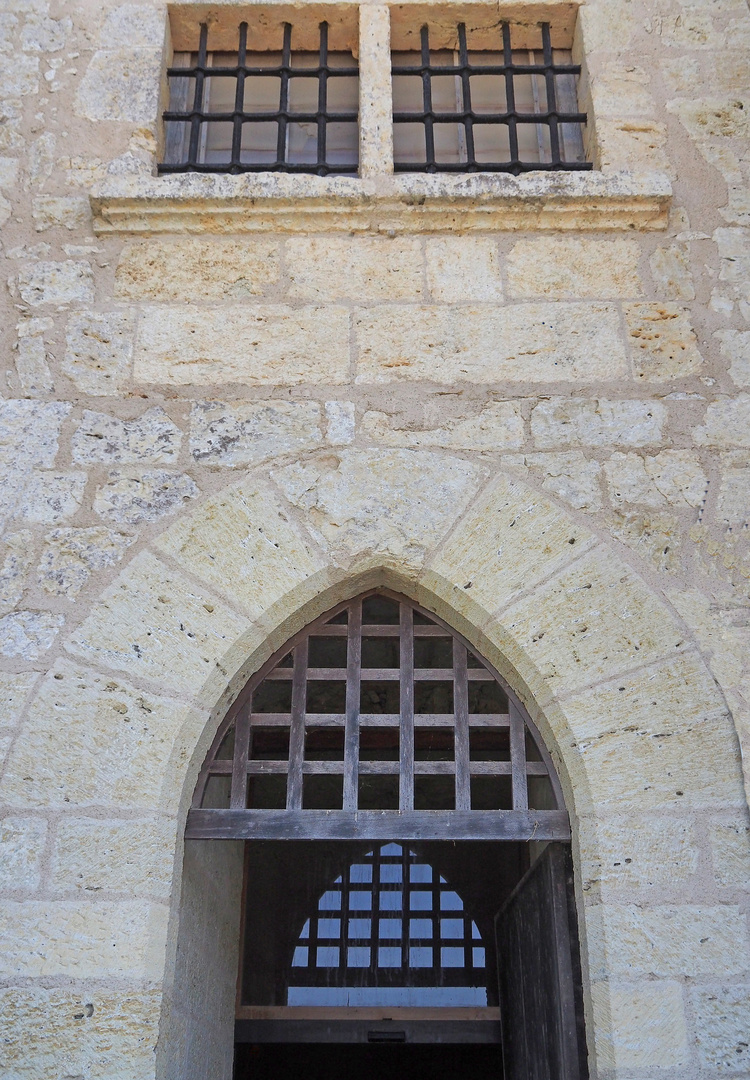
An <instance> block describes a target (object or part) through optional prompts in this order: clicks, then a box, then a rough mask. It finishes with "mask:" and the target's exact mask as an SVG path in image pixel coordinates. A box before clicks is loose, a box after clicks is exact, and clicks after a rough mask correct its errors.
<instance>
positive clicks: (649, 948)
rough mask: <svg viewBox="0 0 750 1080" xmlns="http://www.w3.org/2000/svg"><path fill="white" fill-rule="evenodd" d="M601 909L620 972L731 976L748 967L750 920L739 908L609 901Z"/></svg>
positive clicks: (610, 956) (611, 961)
mask: <svg viewBox="0 0 750 1080" xmlns="http://www.w3.org/2000/svg"><path fill="white" fill-rule="evenodd" d="M602 914H603V920H604V929H605V935H606V949H607V962H608V966H609V969H610V971H611V972H612V973H613V974H615V975H623V976H628V977H631V978H632V977H633V976H639V975H641V976H642V975H656V976H657V977H661V978H664V977H667V978H669V977H670V976H676V975H681V976H688V977H691V978H695V977H696V976H702V975H714V976H718V977H720V978H726V977H727V976H728V975H739V974H741V973H742V972H744V971H747V968H748V938H747V925H746V919H745V917H744V915H743V913H742V911H741V910H740V909H739V907H735V906H733V905H729V904H727V905H723V906H721V905H713V906H712V905H706V906H698V905H696V904H680V905H675V906H672V907H644V906H642V905H624V904H623V905H619V904H608V905H607V906H606V907H605V908H604V909H603V910H602Z"/></svg>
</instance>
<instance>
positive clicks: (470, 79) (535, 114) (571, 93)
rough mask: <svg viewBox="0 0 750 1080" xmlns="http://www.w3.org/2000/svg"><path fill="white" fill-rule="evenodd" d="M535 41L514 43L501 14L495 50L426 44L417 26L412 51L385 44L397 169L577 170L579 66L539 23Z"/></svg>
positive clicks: (462, 32)
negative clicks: (529, 45)
mask: <svg viewBox="0 0 750 1080" xmlns="http://www.w3.org/2000/svg"><path fill="white" fill-rule="evenodd" d="M540 29H541V44H542V48H541V50H539V49H536V50H535V49H531V50H529V49H523V50H519V49H514V48H513V43H512V32H511V27H510V24H508V23H503V24H502V27H501V32H502V46H503V47H502V51H499V50H498V51H495V52H488V51H482V52H479V51H476V50H473V51H470V50H469V48H468V45H467V36H466V26H465V24H463V23H462V24H460V25H459V26H458V29H457V38H458V49H457V50H456V51H450V50H447V49H440V50H434V49H431V46H430V37H429V28H428V27H427V26H423V27H422V29H421V52H419V53H417V52H394V53H393V55H392V73H393V124H394V162H395V169H396V171H397V172H427V173H434V172H507V173H513V174H514V175H518V174H519V173H523V172H530V171H532V170H538V169H542V170H553V169H555V170H557V169H565V170H584V169H591V167H592V166H591V163H590V162H588V161H586V160H584V150H583V136H582V129H583V125H584V124H585V123H586V113H583V112H580V111H579V109H578V102H577V77H578V75H579V74H580V71H581V68H580V65H578V64H573V63H571V62H570V53H569V52H567V51H564V50H560V49H553V47H552V39H551V34H550V26H549V23H542V24H541V27H540Z"/></svg>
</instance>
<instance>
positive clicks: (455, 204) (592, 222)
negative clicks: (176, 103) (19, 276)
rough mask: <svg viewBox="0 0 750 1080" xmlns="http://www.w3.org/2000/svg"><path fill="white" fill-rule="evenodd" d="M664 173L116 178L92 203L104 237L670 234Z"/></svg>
mask: <svg viewBox="0 0 750 1080" xmlns="http://www.w3.org/2000/svg"><path fill="white" fill-rule="evenodd" d="M671 199H672V187H671V184H670V182H669V179H668V178H667V177H666V176H665V175H664V174H663V173H657V172H649V173H630V172H617V173H609V174H605V173H602V172H588V173H567V172H561V173H527V174H526V175H524V176H519V177H515V176H508V175H506V174H497V173H493V174H490V173H475V174H473V175H468V176H466V175H464V176H454V175H445V174H443V175H440V176H425V175H422V174H415V173H412V174H400V175H396V176H377V177H371V178H361V177H354V176H351V177H350V176H336V177H333V176H329V177H321V176H289V175H283V174H278V173H255V174H247V173H246V174H244V175H240V176H226V175H216V174H214V175H209V174H195V173H193V174H179V175H172V176H163V177H156V176H140V177H113V178H112V179H109V180H106V181H105V182H103V183H102V184H100V185H98V186H97V187H96V188H95V189H94V190H93V191H92V192H91V194H90V200H91V207H92V210H93V215H94V231H95V232H96V233H98V234H105V233H137V234H141V235H149V234H153V233H238V232H286V233H309V232H324V231H329V230H342V231H352V230H353V231H357V232H360V231H370V232H380V233H386V234H395V233H401V232H405V233H421V232H437V231H441V232H443V231H460V232H465V231H474V230H482V229H485V230H486V229H577V230H593V229H595V230H598V231H601V230H607V229H629V230H633V229H664V228H666V225H667V219H668V215H669V207H670V203H671Z"/></svg>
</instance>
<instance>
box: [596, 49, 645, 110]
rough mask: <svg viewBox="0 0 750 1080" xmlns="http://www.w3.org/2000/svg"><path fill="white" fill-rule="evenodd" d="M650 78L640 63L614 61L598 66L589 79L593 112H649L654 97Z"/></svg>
mask: <svg viewBox="0 0 750 1080" xmlns="http://www.w3.org/2000/svg"><path fill="white" fill-rule="evenodd" d="M650 82H651V77H650V75H649V74H648V72H646V71H644V70H643V68H640V67H619V66H618V65H617V64H614V63H610V64H606V65H604V66H601V67H598V68H597V71H596V74H595V75H594V76H593V78H592V79H591V97H592V100H593V103H594V113H595V115H596V116H597V117H601V116H606V117H615V116H617V117H620V116H637V117H639V118H643V117H644V116H647V117H651V116H653V114H654V99H653V96H652V94H651V90H650V86H649V84H650Z"/></svg>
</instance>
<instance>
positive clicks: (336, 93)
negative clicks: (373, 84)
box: [326, 75, 359, 113]
mask: <svg viewBox="0 0 750 1080" xmlns="http://www.w3.org/2000/svg"><path fill="white" fill-rule="evenodd" d="M326 91H327V97H328V111H329V112H332V113H338V112H343V113H356V112H357V109H358V108H359V79H355V78H354V77H353V76H351V75H340V76H339V77H338V78H334V77H333V76H329V78H328V82H327V85H326Z"/></svg>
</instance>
